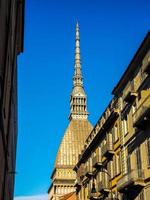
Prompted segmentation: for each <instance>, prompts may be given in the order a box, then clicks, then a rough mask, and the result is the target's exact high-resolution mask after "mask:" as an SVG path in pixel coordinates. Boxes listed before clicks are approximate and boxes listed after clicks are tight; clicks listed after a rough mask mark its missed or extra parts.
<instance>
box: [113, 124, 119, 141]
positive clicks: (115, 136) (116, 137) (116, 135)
mask: <svg viewBox="0 0 150 200" xmlns="http://www.w3.org/2000/svg"><path fill="white" fill-rule="evenodd" d="M112 136H113V143H114V142H116V141H117V140H118V125H117V124H115V126H114V127H113V129H112Z"/></svg>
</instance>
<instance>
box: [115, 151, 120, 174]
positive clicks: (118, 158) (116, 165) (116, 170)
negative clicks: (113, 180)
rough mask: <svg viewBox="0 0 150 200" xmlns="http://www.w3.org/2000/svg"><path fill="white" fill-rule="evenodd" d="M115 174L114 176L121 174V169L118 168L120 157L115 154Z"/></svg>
mask: <svg viewBox="0 0 150 200" xmlns="http://www.w3.org/2000/svg"><path fill="white" fill-rule="evenodd" d="M115 168H116V169H115V172H116V175H118V174H120V172H121V167H120V156H119V154H116V156H115Z"/></svg>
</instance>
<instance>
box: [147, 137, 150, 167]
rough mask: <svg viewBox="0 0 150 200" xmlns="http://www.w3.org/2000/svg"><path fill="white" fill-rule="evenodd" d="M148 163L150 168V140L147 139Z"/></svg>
mask: <svg viewBox="0 0 150 200" xmlns="http://www.w3.org/2000/svg"><path fill="white" fill-rule="evenodd" d="M147 162H148V166H150V138H148V139H147Z"/></svg>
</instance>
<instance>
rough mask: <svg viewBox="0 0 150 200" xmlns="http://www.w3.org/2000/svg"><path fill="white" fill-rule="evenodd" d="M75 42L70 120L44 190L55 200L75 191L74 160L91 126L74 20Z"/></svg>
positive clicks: (77, 27)
mask: <svg viewBox="0 0 150 200" xmlns="http://www.w3.org/2000/svg"><path fill="white" fill-rule="evenodd" d="M75 43H76V45H75V67H74V76H73V89H72V92H71V97H70V116H69V120H70V123H69V125H68V128H67V129H66V131H65V133H64V136H63V139H62V141H61V144H60V147H59V149H58V153H57V157H56V161H55V166H54V170H53V173H52V175H51V179H52V183H51V185H50V187H49V190H48V193H49V199H50V200H59V199H60V198H62V196H63V197H64V198H65V199H67V197H68V195H67V196H64V195H66V194H69V193H70V194H72V192H74V191H75V187H74V184H75V179H76V173H75V171H74V170H73V168H74V166H75V165H76V163H77V161H78V156H79V154H80V153H81V150H82V149H83V146H84V143H85V140H86V138H87V137H88V135H89V134H90V132H91V130H92V128H93V127H92V125H91V124H90V122H89V121H88V112H87V97H86V93H85V91H84V87H83V77H82V72H81V59H80V38H79V25H78V23H77V25H76V40H75ZM74 196H75V194H73V196H71V197H68V199H73V198H74ZM74 200H75V199H74Z"/></svg>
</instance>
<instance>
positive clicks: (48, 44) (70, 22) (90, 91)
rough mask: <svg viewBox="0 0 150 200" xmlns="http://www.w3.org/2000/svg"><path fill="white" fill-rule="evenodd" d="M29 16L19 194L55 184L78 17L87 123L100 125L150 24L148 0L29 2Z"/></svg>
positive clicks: (22, 64)
mask: <svg viewBox="0 0 150 200" xmlns="http://www.w3.org/2000/svg"><path fill="white" fill-rule="evenodd" d="M25 14H26V16H25V41H24V43H25V45H24V53H23V54H22V55H21V56H20V58H19V62H18V64H19V68H18V92H19V95H18V98H19V101H18V103H19V105H18V111H19V128H18V150H17V169H16V170H17V175H16V187H15V195H16V196H17V195H32V194H33V195H35V194H39V193H46V192H47V189H48V186H49V184H50V174H51V172H52V169H53V163H54V160H55V156H56V152H57V149H58V147H59V144H60V141H61V138H62V136H63V133H64V131H65V129H66V127H67V125H68V115H69V98H70V93H71V89H72V76H73V67H74V45H75V42H74V40H75V23H76V20H77V19H78V21H79V25H80V36H81V54H82V55H81V56H82V70H83V75H84V85H85V90H86V93H87V95H88V110H89V112H90V117H89V120H90V121H91V122H92V124H95V123H96V121H97V120H98V118H99V117H100V114H101V113H102V112H103V110H104V109H105V107H106V106H107V104H108V102H109V100H110V99H111V91H112V89H113V88H114V86H115V84H116V83H117V82H118V80H119V78H120V77H121V75H122V73H123V72H124V70H125V69H126V67H127V66H128V64H129V62H130V61H131V59H132V57H133V55H134V54H135V52H136V50H137V48H138V47H139V45H140V43H141V42H142V40H143V39H144V37H145V35H146V33H147V31H148V30H149V28H150V1H149V0H126V1H120V0H111V1H107V0H104V1H102V0H70V1H69V0H68V1H67V0H26V13H25Z"/></svg>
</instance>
